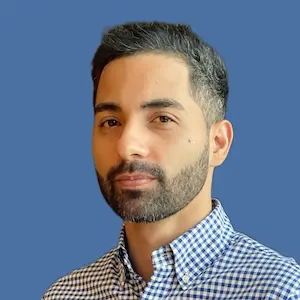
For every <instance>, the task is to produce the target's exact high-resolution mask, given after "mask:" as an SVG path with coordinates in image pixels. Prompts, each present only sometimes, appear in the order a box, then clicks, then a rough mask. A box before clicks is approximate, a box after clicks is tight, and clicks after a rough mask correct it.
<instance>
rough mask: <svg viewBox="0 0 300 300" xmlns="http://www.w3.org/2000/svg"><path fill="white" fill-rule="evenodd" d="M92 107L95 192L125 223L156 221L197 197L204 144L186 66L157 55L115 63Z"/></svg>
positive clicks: (205, 169) (205, 170)
mask: <svg viewBox="0 0 300 300" xmlns="http://www.w3.org/2000/svg"><path fill="white" fill-rule="evenodd" d="M171 102H174V103H175V104H174V105H168V103H171ZM105 104H109V105H105ZM95 106H96V107H97V108H96V114H95V124H94V129H93V156H94V161H95V167H96V173H97V178H98V182H99V186H100V189H101V192H102V194H103V197H104V199H105V200H106V201H107V203H108V204H109V205H110V206H111V208H112V209H113V210H114V211H115V212H116V213H117V214H118V215H119V216H120V217H121V218H122V219H123V220H124V221H132V222H155V221H159V220H162V219H164V218H167V217H169V216H171V215H174V214H175V213H177V212H178V211H180V210H181V209H182V208H184V207H185V206H186V205H187V204H189V203H190V202H191V201H192V200H193V199H194V198H195V197H196V196H197V195H198V194H199V192H200V191H201V190H202V188H203V186H204V184H205V181H206V178H207V173H208V165H209V140H208V133H207V132H206V125H205V122H204V118H203V115H202V112H201V109H200V107H199V106H198V105H197V104H196V102H195V101H194V99H193V98H192V97H191V95H190V88H189V76H188V67H187V66H186V65H185V63H184V62H182V61H181V60H179V59H176V58H174V57H173V56H168V55H163V54H139V55H135V56H130V57H125V58H120V59H117V60H114V61H112V62H110V63H109V64H108V65H106V67H105V68H104V70H103V72H102V74H101V78H100V81H99V86H98V92H97V96H96V103H95ZM121 175H123V176H121ZM120 176H121V177H120ZM126 176H127V177H126ZM130 176H131V177H130ZM134 176H135V177H134Z"/></svg>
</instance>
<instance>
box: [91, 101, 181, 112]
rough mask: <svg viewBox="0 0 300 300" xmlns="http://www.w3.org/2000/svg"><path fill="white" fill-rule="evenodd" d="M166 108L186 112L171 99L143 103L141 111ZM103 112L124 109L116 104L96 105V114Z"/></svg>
mask: <svg viewBox="0 0 300 300" xmlns="http://www.w3.org/2000/svg"><path fill="white" fill-rule="evenodd" d="M166 107H169V108H175V109H178V110H185V108H184V107H183V106H182V104H181V103H179V102H178V101H176V100H174V99H169V98H161V99H153V100H150V101H146V102H143V103H142V104H141V105H140V108H141V109H159V108H166ZM103 111H113V112H121V111H122V108H121V106H119V105H118V104H116V103H114V102H100V103H98V104H96V105H95V114H96V113H98V112H103Z"/></svg>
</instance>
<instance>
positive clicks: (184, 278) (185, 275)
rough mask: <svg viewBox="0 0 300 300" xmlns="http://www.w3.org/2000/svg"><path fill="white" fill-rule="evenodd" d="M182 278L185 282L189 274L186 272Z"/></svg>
mask: <svg viewBox="0 0 300 300" xmlns="http://www.w3.org/2000/svg"><path fill="white" fill-rule="evenodd" d="M182 280H183V282H184V283H187V282H188V281H189V274H188V273H186V274H184V275H183V277H182Z"/></svg>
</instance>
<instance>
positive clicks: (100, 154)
mask: <svg viewBox="0 0 300 300" xmlns="http://www.w3.org/2000/svg"><path fill="white" fill-rule="evenodd" d="M92 152H93V158H94V164H95V167H96V170H97V172H98V173H99V174H100V175H101V176H105V174H107V172H108V171H109V169H110V168H111V166H113V165H114V164H113V162H112V160H113V155H112V153H113V152H112V149H111V147H109V145H107V143H103V142H101V141H100V140H98V139H95V138H93V142H92Z"/></svg>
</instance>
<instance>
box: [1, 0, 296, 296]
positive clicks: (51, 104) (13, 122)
mask: <svg viewBox="0 0 300 300" xmlns="http://www.w3.org/2000/svg"><path fill="white" fill-rule="evenodd" d="M280 3H281V4H280ZM298 3H299V2H297V1H285V2H284V1H281V2H274V1H264V2H262V1H261V2H260V1H256V2H253V1H248V2H246V1H186V3H185V4H184V1H124V2H123V1H109V2H104V3H103V2H102V1H66V0H64V1H58V0H57V1H53V0H52V1H41V0H39V1H14V0H7V1H1V2H0V54H1V55H0V101H1V106H0V134H1V139H0V152H1V155H0V180H1V181H0V199H1V204H0V205H1V207H0V228H1V247H0V248H1V256H0V259H1V271H0V274H1V281H0V282H1V284H0V285H1V288H0V298H1V299H6V300H7V299H40V298H41V296H42V295H43V293H44V292H45V290H46V289H47V288H48V287H49V286H50V284H52V283H53V282H54V281H55V280H57V279H58V278H59V277H61V276H63V275H65V274H67V273H69V272H70V271H72V270H74V269H75V268H78V267H81V266H83V265H85V264H88V263H91V262H92V261H94V260H96V259H97V258H98V257H100V256H102V255H103V254H104V253H105V252H107V251H108V250H110V249H111V248H112V247H114V246H115V245H116V243H117V240H118V236H119V229H120V226H121V220H120V219H119V218H118V217H117V216H115V215H114V213H113V212H112V211H111V210H110V208H109V207H108V206H107V205H106V204H105V202H104V200H103V199H102V196H101V193H100V191H99V188H98V184H97V180H96V176H95V171H94V164H93V158H92V151H91V135H92V125H93V110H92V82H91V79H90V62H91V59H92V56H93V54H94V51H95V50H96V48H97V46H98V45H99V42H100V38H101V34H102V31H103V30H104V28H105V27H107V26H112V25H115V24H117V23H121V22H124V21H133V20H162V21H182V22H187V23H189V24H191V25H192V27H193V28H194V29H195V31H196V32H197V33H198V34H199V35H200V36H201V37H202V38H204V39H205V40H206V41H207V42H208V43H210V44H211V45H213V46H214V47H215V48H216V49H217V50H218V52H219V53H220V54H221V56H222V57H223V58H224V60H225V62H226V64H227V67H228V72H229V80H230V97H229V106H228V109H229V112H228V115H227V117H228V118H229V119H230V120H231V121H232V123H233V125H234V129H235V140H234V143H233V146H232V149H231V152H230V154H229V157H228V159H227V161H226V162H225V163H224V165H223V166H221V167H220V168H218V169H217V170H216V175H215V181H214V186H213V195H214V197H218V198H219V199H220V200H221V201H222V203H223V206H224V208H225V210H226V212H227V214H228V215H229V217H230V219H231V221H232V223H233V225H234V226H235V228H236V229H237V230H239V231H242V232H244V233H246V234H247V235H249V236H251V237H252V238H254V239H256V240H258V241H259V242H261V243H263V244H265V245H267V246H269V247H271V248H273V249H274V250H276V251H278V252H280V253H282V254H283V255H286V256H290V257H294V258H295V259H296V260H297V261H298V263H299V262H300V242H299V236H300V234H299V229H300V228H299V227H300V226H299V223H300V221H299V209H300V203H299V202H300V200H299V194H298V188H299V175H298V171H299V167H300V156H299V119H298V117H299V108H300V106H299V69H300V59H299V53H300V34H299V30H300V18H299V5H298Z"/></svg>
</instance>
